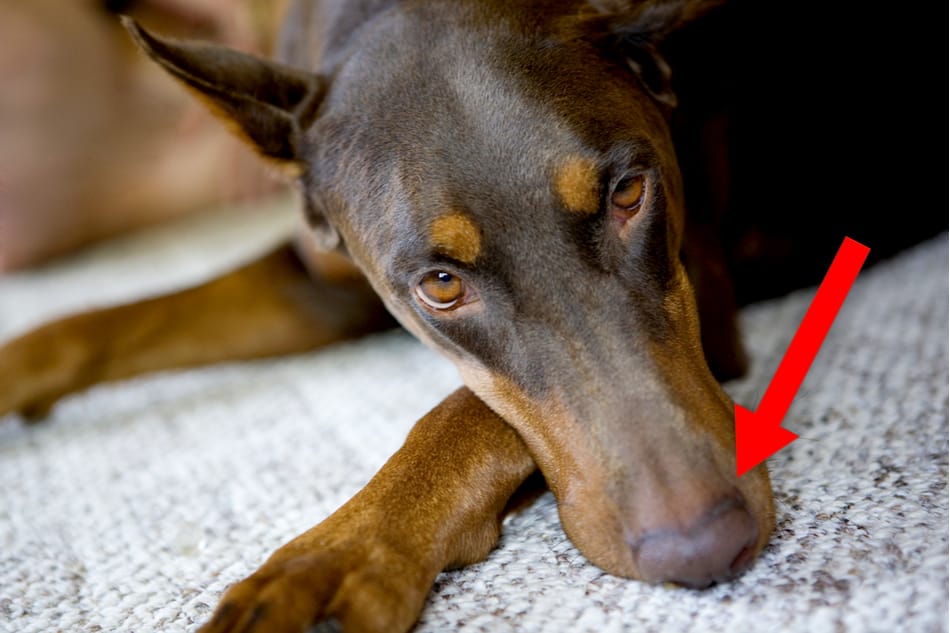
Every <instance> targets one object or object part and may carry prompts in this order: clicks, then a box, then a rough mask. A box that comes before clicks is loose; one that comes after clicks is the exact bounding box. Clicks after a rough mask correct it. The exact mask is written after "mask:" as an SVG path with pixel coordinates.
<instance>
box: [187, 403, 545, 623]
mask: <svg viewBox="0 0 950 633" xmlns="http://www.w3.org/2000/svg"><path fill="white" fill-rule="evenodd" d="M534 470H535V465H534V462H533V461H532V459H531V457H530V455H529V454H528V452H527V449H526V448H525V445H524V443H523V442H522V441H521V439H520V438H519V437H518V435H517V434H516V433H515V432H514V431H513V430H512V429H511V428H510V427H509V426H508V425H507V424H506V423H505V422H504V421H503V420H502V419H501V418H499V417H498V416H497V415H495V414H494V413H493V412H492V411H491V410H490V409H489V408H488V407H487V406H486V405H484V404H483V403H482V402H481V401H480V400H479V399H478V398H477V397H476V396H475V395H473V394H472V393H471V392H470V391H469V390H468V389H465V388H462V389H460V390H459V391H457V392H455V393H454V394H452V395H451V396H449V397H448V398H446V399H445V400H444V401H443V402H442V403H441V404H440V405H439V406H437V407H436V408H435V409H434V410H433V411H431V412H430V413H429V414H428V415H426V416H425V417H424V418H422V419H421V420H420V421H419V422H418V423H417V424H416V426H415V428H414V429H413V430H412V432H411V433H410V434H409V437H408V438H407V439H406V443H405V444H404V445H403V447H402V448H401V449H400V450H399V451H398V452H396V454H395V455H393V457H392V458H390V460H389V461H388V462H387V463H386V465H385V466H383V468H382V469H381V470H380V471H379V473H377V475H376V476H375V477H374V478H373V479H372V480H371V481H370V482H369V484H368V485H367V486H366V487H365V488H364V489H363V490H362V491H361V492H359V493H358V494H357V495H356V496H355V497H353V499H351V500H350V501H349V502H348V503H346V504H345V505H344V506H343V507H341V508H340V509H339V510H337V511H336V512H335V513H334V514H333V515H331V516H330V517H329V518H328V519H326V520H325V521H324V522H323V523H321V524H319V525H317V526H316V527H314V528H313V529H311V530H310V531H308V532H305V533H304V534H302V535H301V536H299V537H297V538H296V539H294V540H293V541H291V542H290V543H288V544H287V545H285V546H284V547H282V548H280V549H279V550H277V552H276V553H274V555H273V556H271V557H270V559H269V560H268V561H267V562H266V563H265V564H264V565H263V566H262V567H261V568H260V569H259V570H258V571H257V572H256V573H254V574H253V575H252V576H250V577H249V578H247V579H246V580H244V581H242V582H240V583H238V584H236V585H234V586H233V587H231V589H230V590H228V592H227V593H226V594H225V596H224V598H223V600H222V602H221V604H220V606H219V607H218V609H217V611H216V613H215V615H214V617H213V619H212V620H211V622H209V623H208V624H207V625H206V626H205V627H204V628H203V629H201V631H202V633H223V632H226V631H242V632H244V633H252V632H256V631H260V632H263V631H268V632H275V633H283V632H290V631H294V632H298V631H304V630H306V629H307V627H308V626H310V625H312V624H315V623H318V622H328V623H331V624H332V625H335V626H336V627H337V628H335V629H328V630H339V629H340V628H342V630H343V631H346V632H347V633H382V632H393V633H398V632H401V631H407V630H408V629H409V628H410V627H411V626H412V625H413V623H414V622H415V621H416V619H417V618H418V617H419V613H420V611H421V609H422V606H423V603H424V600H425V597H426V594H427V593H428V591H429V588H430V587H431V586H432V583H433V581H434V580H435V577H436V575H437V574H438V573H439V572H440V571H441V570H442V569H445V568H447V567H454V566H460V565H466V564H470V563H473V562H475V561H478V560H481V559H482V558H484V557H485V556H486V555H487V554H488V552H489V551H490V550H491V548H492V547H493V546H494V545H495V543H496V541H497V539H498V535H499V531H500V525H501V519H502V518H503V516H504V511H505V506H506V503H507V502H508V500H509V499H510V498H511V496H512V494H513V493H514V492H515V491H516V490H517V489H518V487H519V486H520V485H521V484H522V483H523V482H524V481H525V479H526V478H527V477H528V476H529V475H530V474H531V473H532V472H533V471H534ZM321 630H322V629H321Z"/></svg>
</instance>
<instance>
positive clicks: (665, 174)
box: [0, 0, 775, 633]
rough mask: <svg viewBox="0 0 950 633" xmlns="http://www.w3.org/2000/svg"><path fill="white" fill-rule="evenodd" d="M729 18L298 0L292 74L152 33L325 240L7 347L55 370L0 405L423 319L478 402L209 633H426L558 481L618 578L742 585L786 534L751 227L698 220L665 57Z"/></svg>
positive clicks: (449, 409) (691, 3)
mask: <svg viewBox="0 0 950 633" xmlns="http://www.w3.org/2000/svg"><path fill="white" fill-rule="evenodd" d="M718 4H720V3H719V2H715V1H706V0H560V1H552V0H526V1H524V2H508V1H499V0H455V1H452V2H449V1H440V0H432V1H428V2H413V1H408V0H404V1H398V0H323V1H320V2H317V1H308V0H297V1H296V2H294V3H293V5H292V6H291V8H290V9H289V13H288V15H287V18H286V23H285V24H286V25H285V28H284V31H283V35H282V37H281V43H280V46H279V50H278V53H277V60H276V61H266V60H264V59H260V58H257V57H253V56H250V55H246V54H243V53H239V52H236V51H233V50H229V49H226V48H223V47H218V46H215V45H212V44H205V43H196V42H190V41H178V40H172V39H166V38H163V37H161V36H159V35H156V34H153V33H151V32H149V31H147V30H146V29H145V28H143V27H142V26H140V25H138V24H137V23H135V22H132V21H131V20H126V21H125V24H126V27H127V28H128V30H129V31H130V33H131V34H132V36H133V37H134V39H135V41H136V42H137V43H138V44H139V46H140V47H141V48H142V50H144V51H145V53H147V55H148V56H149V57H150V58H151V59H152V60H154V61H155V62H156V63H157V64H159V65H160V66H161V67H162V68H163V69H165V70H166V71H167V72H168V73H170V74H171V75H172V76H173V77H175V78H176V79H178V80H179V81H180V82H181V83H182V84H184V86H185V87H186V88H187V89H189V90H190V91H191V92H192V93H194V94H195V95H196V96H197V97H198V98H199V99H201V100H202V101H203V102H205V103H206V104H207V105H208V107H209V108H210V109H211V110H212V111H214V112H215V113H216V114H218V115H219V116H220V118H221V119H223V120H224V121H225V123H226V124H227V125H228V126H230V127H231V128H232V130H233V131H235V132H236V133H237V134H238V135H239V136H241V137H243V138H244V139H245V140H246V141H247V142H248V143H249V144H250V145H252V146H253V147H254V148H255V149H256V150H257V151H258V152H259V153H260V155H261V156H262V157H263V158H264V159H265V160H267V161H269V162H271V163H272V164H274V165H276V166H277V167H278V168H279V169H280V170H282V171H283V172H285V173H286V174H288V177H289V178H290V179H292V180H293V181H294V182H295V183H296V184H297V186H298V187H299V190H300V197H301V200H302V201H303V206H304V214H305V216H306V219H307V220H308V223H309V227H310V230H309V233H308V234H307V235H306V236H303V237H301V238H300V240H299V241H298V242H297V243H296V244H294V245H286V246H282V247H281V248H279V249H278V250H276V251H274V252H273V253H270V254H268V255H267V256H265V257H264V258H262V259H261V260H259V261H256V262H253V263H250V264H248V265H246V266H245V267H243V268H241V269H238V270H237V271H235V272H232V273H230V274H228V275H225V276H224V277H221V278H220V279H216V280H213V281H210V282H208V283H207V284H205V285H202V286H199V287H197V288H193V289H189V290H185V291H183V292H179V293H177V294H174V295H169V296H165V297H159V298H155V299H150V300H147V301H144V302H140V303H136V304H132V305H125V306H119V307H115V308H110V309H105V310H99V311H95V312H90V313H86V314H81V315H77V316H74V317H69V318H66V319H63V320H61V321H58V322H55V323H51V324H49V325H47V326H44V327H42V328H40V329H38V330H36V331H34V332H32V333H29V334H27V335H25V336H23V337H21V338H19V339H16V340H14V341H12V342H10V343H7V344H6V345H5V346H4V347H3V348H0V376H28V377H29V380H26V379H21V380H16V381H6V382H5V383H4V387H3V389H2V390H0V413H4V412H9V411H19V412H21V413H23V414H25V415H29V416H40V415H42V414H43V413H44V412H45V411H46V410H48V408H49V407H50V406H52V405H53V404H54V403H55V402H56V400H57V399H59V398H61V397H63V396H64V395H66V394H69V393H72V392H75V391H77V390H79V389H82V388H84V387H87V386H89V385H92V384H94V383H97V382H101V381H109V380H119V379H123V378H127V377H130V376H133V375H137V374H141V373H143V372H148V371H154V370H159V369H167V368H178V367H189V366H195V365H201V364H207V363H212V362H217V361H224V360H231V359H239V358H255V357H261V356H270V355H275V354H285V353H291V352H298V351H302V350H309V349H315V348H318V347H320V346H323V345H327V344H331V343H333V342H336V341H341V340H345V339H349V338H353V337H357V336H361V335H364V334H366V333H369V332H374V331H378V330H381V329H386V328H390V327H393V326H394V325H395V324H396V323H397V322H398V324H400V325H402V326H403V327H405V328H406V329H407V330H409V331H410V332H411V333H413V334H414V335H415V336H416V337H418V338H419V339H420V340H421V341H422V342H424V343H425V344H427V345H429V346H431V347H433V348H434V349H436V350H438V351H439V352H440V353H442V354H444V355H445V356H447V357H448V358H449V359H451V360H452V361H453V362H454V363H455V365H456V366H457V367H458V370H459V372H460V374H461V376H462V378H463V382H464V384H465V386H464V387H463V388H461V389H459V390H458V391H456V392H455V393H453V394H451V395H449V396H448V397H447V398H446V399H445V400H444V401H443V402H442V403H441V404H439V405H438V406H437V407H436V408H435V409H434V410H433V411H431V412H430V413H429V414H427V415H426V416H425V417H423V418H422V419H421V420H419V422H418V423H417V424H416V426H415V427H414V429H413V430H412V432H411V433H410V434H409V436H408V438H407V440H406V443H405V445H404V446H403V447H402V448H401V449H400V450H399V451H398V452H397V453H396V454H395V455H394V456H393V457H392V458H391V459H390V461H389V462H387V464H386V465H385V466H384V467H383V468H382V469H381V470H380V472H379V473H378V474H377V475H376V476H375V477H374V478H373V480H372V481H371V482H370V483H369V484H368V485H367V486H366V488H364V489H363V490H362V491H361V492H359V493H358V494H357V495H356V496H355V497H354V498H353V499H352V500H350V501H349V502H348V503H347V504H345V505H344V506H343V507H342V508H340V509H339V510H338V511H337V512H336V513H334V514H333V515H332V516H330V517H329V518H328V519H326V520H325V521H324V522H322V523H320V524H319V525H317V526H316V527H314V528H312V529H311V530H310V531H308V532H306V533H304V534H302V535H300V536H298V537H297V538H295V539H294V540H292V541H290V542H289V543H288V544H287V545H285V546H284V547H282V548H280V549H279V550H277V552H275V553H274V554H273V556H271V558H270V559H269V560H268V561H267V562H266V563H265V564H264V565H263V566H262V567H261V568H260V569H259V570H258V571H256V572H255V573H254V574H252V575H251V576H250V577H248V578H247V579H246V580H244V581H242V582H240V583H238V584H236V585H235V586H233V587H232V588H230V589H229V590H228V592H227V593H226V595H225V596H224V597H223V598H222V600H221V604H220V606H219V607H218V608H217V610H216V611H215V614H214V616H213V618H212V619H211V621H210V622H208V623H207V624H206V625H205V627H204V628H202V629H201V630H202V631H204V632H206V633H208V632H223V631H245V632H246V631H303V630H306V629H307V628H308V627H309V626H312V625H314V624H317V623H323V624H324V625H325V626H326V627H327V629H328V630H331V629H334V628H336V629H342V630H344V631H347V632H374V631H406V630H408V629H410V628H411V627H412V625H413V624H414V622H415V621H416V619H417V618H418V615H419V613H420V611H421V609H422V606H423V603H424V600H425V596H426V594H427V592H428V590H429V588H430V587H431V585H432V583H433V582H434V580H435V577H436V575H437V574H438V573H439V572H440V571H442V570H443V569H446V568H449V567H455V566H460V565H466V564H470V563H473V562H476V561H478V560H481V559H482V558H484V557H485V556H486V555H487V554H488V552H489V551H490V550H491V549H492V547H493V546H494V544H495V543H496V542H497V539H498V536H499V531H500V523H501V519H502V518H503V516H504V514H505V512H506V509H507V508H509V507H510V503H509V502H510V500H511V499H512V498H513V496H514V495H515V494H516V492H518V491H519V489H521V488H522V487H523V485H525V484H526V482H530V481H532V480H533V479H535V478H534V477H533V474H534V473H535V472H536V471H538V470H540V472H541V473H542V474H543V478H544V481H545V483H546V485H547V486H549V487H550V489H551V490H552V491H553V493H554V495H555V497H556V499H557V502H558V508H559V512H560V517H561V521H562V524H563V526H564V529H565V531H566V533H567V534H568V536H569V537H570V539H571V540H572V541H573V543H574V544H575V545H576V546H577V547H578V548H579V549H580V551H581V552H582V553H583V554H584V555H585V556H586V557H587V558H588V559H589V560H590V561H591V562H593V563H594V564H596V565H598V566H600V567H601V568H603V569H604V570H606V571H607V572H609V573H611V574H616V575H619V576H623V577H627V578H633V579H640V580H643V581H646V582H650V583H675V584H679V585H684V586H688V587H706V586H709V585H710V584H712V583H715V582H722V581H726V580H728V579H731V578H733V577H735V576H736V575H738V574H740V573H742V572H743V571H744V570H746V569H747V568H748V567H749V566H750V565H752V563H753V561H754V560H755V559H756V557H757V555H758V554H759V553H760V552H761V551H762V549H763V547H764V546H765V545H766V543H767V541H768V539H769V535H770V533H771V532H772V530H773V527H774V521H775V519H774V507H773V498H772V492H771V484H770V481H769V476H768V472H767V470H766V467H765V466H764V465H760V466H758V467H757V468H755V469H754V470H753V471H751V472H750V473H748V474H747V475H745V476H743V477H742V478H737V477H736V475H735V470H736V469H735V452H734V441H735V436H734V413H733V404H732V402H731V400H730V399H729V397H728V396H727V395H726V394H725V392H724V391H723V390H722V388H721V386H720V384H719V382H718V381H717V378H719V379H724V378H728V377H732V376H736V375H739V374H741V373H742V372H743V371H744V369H745V366H746V361H745V357H744V354H743V352H742V346H741V343H740V340H739V336H738V328H737V325H736V307H735V305H736V304H735V301H734V298H733V290H732V288H731V285H730V281H729V278H728V274H727V272H726V267H725V264H724V261H723V258H722V253H721V246H720V245H718V244H717V240H716V239H715V234H716V231H715V230H710V227H715V226H716V223H717V222H718V217H719V214H720V212H721V209H719V208H718V207H717V206H716V205H715V204H711V205H705V206H704V205H702V204H693V199H692V198H691V199H690V206H689V209H688V213H687V204H686V203H687V192H686V190H685V188H684V177H683V171H682V170H681V162H685V160H684V161H680V160H678V158H677V152H679V153H680V154H683V151H684V150H683V146H682V145H680V146H679V147H677V148H674V134H676V133H677V129H690V128H689V126H687V125H683V126H681V127H679V128H678V127H677V126H676V125H674V122H675V121H676V116H677V114H676V109H675V108H676V96H675V94H674V92H673V89H672V85H673V84H672V74H671V73H672V70H671V65H670V63H669V61H668V59H667V58H666V57H664V55H663V52H662V51H663V46H664V43H665V42H667V41H668V40H669V39H671V38H674V37H675V33H676V32H677V31H679V30H682V29H689V28H691V27H690V24H691V23H693V22H695V21H698V20H701V19H703V17H704V16H705V15H706V14H708V13H710V12H713V13H714V12H715V11H716V10H717V5H718ZM702 129H706V130H709V129H712V130H715V129H716V128H715V125H714V124H712V127H710V126H708V125H707V126H706V127H703V128H702ZM693 136H694V137H695V136H696V135H693ZM700 136H701V135H700ZM713 145H715V144H713ZM687 158H689V157H687ZM711 197H712V198H715V196H711ZM700 323H702V326H703V327H702V329H700ZM103 333H108V335H107V336H105V335H103Z"/></svg>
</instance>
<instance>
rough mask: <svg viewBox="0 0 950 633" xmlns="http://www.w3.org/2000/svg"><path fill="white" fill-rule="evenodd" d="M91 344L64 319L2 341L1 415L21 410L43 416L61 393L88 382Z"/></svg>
mask: <svg viewBox="0 0 950 633" xmlns="http://www.w3.org/2000/svg"><path fill="white" fill-rule="evenodd" d="M67 325H68V324H67ZM88 348H89V345H88V343H87V342H84V341H83V340H82V339H81V338H78V337H74V336H71V335H70V332H69V331H68V327H65V328H64V327H63V325H62V323H55V324H51V325H49V326H46V327H43V328H40V329H38V330H35V331H33V332H30V333H28V334H25V335H24V336H21V337H20V338H17V339H13V340H12V341H9V342H7V343H5V344H2V345H0V418H2V417H3V416H5V415H7V414H10V413H20V414H22V415H23V416H24V417H26V418H27V419H30V420H35V419H39V418H41V417H43V416H45V415H46V413H47V412H48V411H49V409H50V407H52V406H53V404H55V403H56V401H57V400H59V399H60V398H61V397H63V396H65V395H66V394H68V393H71V392H73V391H76V390H77V389H80V388H82V386H84V385H85V384H86V383H87V382H88V380H86V379H87V378H88V376H87V375H86V374H87V372H86V371H85V369H84V368H85V367H86V365H87V364H86V359H88V357H89V354H88Z"/></svg>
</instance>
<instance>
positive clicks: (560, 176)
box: [554, 156, 600, 215]
mask: <svg viewBox="0 0 950 633" xmlns="http://www.w3.org/2000/svg"><path fill="white" fill-rule="evenodd" d="M554 188H555V189H556V190H557V194H558V196H559V197H560V198H561V202H563V203H564V206H566V207H567V208H568V209H570V210H571V211H573V212H574V213H580V214H582V215H592V214H594V213H597V209H598V208H600V183H599V178H598V175H597V164H596V163H594V161H592V160H591V159H589V158H584V157H582V156H571V157H570V158H568V159H567V160H565V161H564V162H563V163H561V165H560V166H559V167H558V169H557V173H556V174H555V176H554Z"/></svg>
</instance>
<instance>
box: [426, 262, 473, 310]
mask: <svg viewBox="0 0 950 633" xmlns="http://www.w3.org/2000/svg"><path fill="white" fill-rule="evenodd" d="M416 294H417V295H418V296H419V299H421V300H422V302H423V303H425V304H426V305H427V306H429V307H430V308H432V309H433V310H452V309H455V308H457V307H459V305H461V303H462V299H463V298H464V297H465V283H464V282H463V281H462V280H461V279H459V278H458V277H456V276H455V275H453V274H451V273H447V272H445V271H442V270H436V271H433V272H430V273H428V274H426V276H425V277H423V278H422V281H420V282H419V285H418V286H417V287H416Z"/></svg>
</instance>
